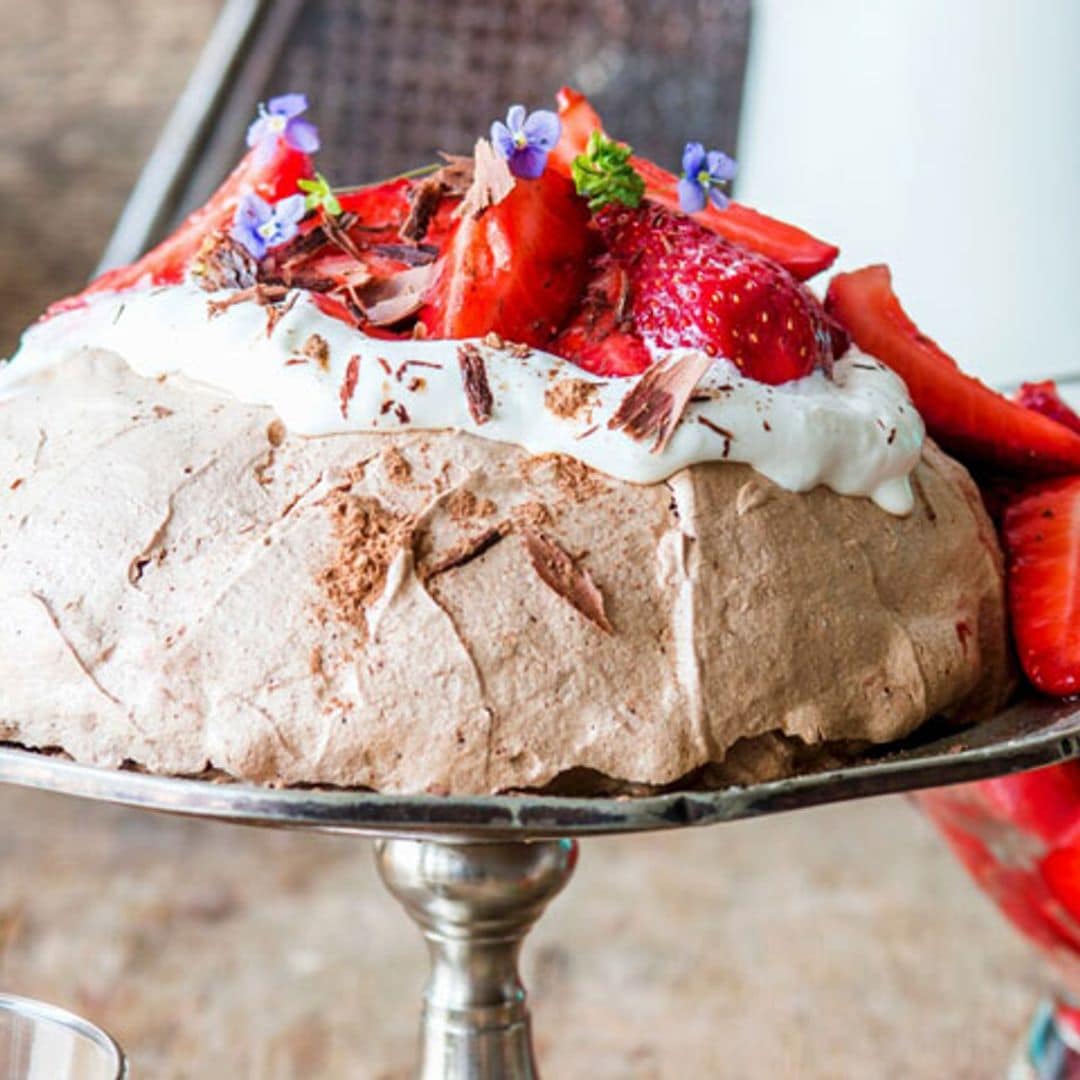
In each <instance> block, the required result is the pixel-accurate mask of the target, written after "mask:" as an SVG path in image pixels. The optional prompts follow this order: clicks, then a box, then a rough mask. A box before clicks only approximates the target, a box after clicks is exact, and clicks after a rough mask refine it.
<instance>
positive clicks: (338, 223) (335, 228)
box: [322, 215, 364, 262]
mask: <svg viewBox="0 0 1080 1080" xmlns="http://www.w3.org/2000/svg"><path fill="white" fill-rule="evenodd" d="M350 218H351V220H348V219H350ZM355 220H356V217H355V215H343V216H342V217H341V218H332V217H328V218H327V219H326V221H324V222H323V226H322V228H323V232H325V233H326V239H327V240H329V241H330V243H331V244H333V245H334V246H335V247H336V248H338V249H339V250H341V251H343V252H345V254H346V255H351V256H352V257H353V258H354V259H356V261H357V262H361V261H363V257H364V256H363V253H362V252H361V251H360V249H359V248H358V247H357V246H356V244H355V243H354V242H353V238H352V237H351V236H350V235H349V234H348V232H347V229H348V227H349V225H351V224H353V223H354V222H355Z"/></svg>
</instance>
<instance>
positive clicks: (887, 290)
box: [825, 265, 1080, 476]
mask: <svg viewBox="0 0 1080 1080" xmlns="http://www.w3.org/2000/svg"><path fill="white" fill-rule="evenodd" d="M825 307H826V310H827V311H828V312H829V313H830V314H831V315H832V316H833V317H834V318H835V319H836V320H837V321H838V322H839V323H840V325H841V326H843V327H844V328H845V329H846V330H847V331H848V332H849V333H850V334H851V336H852V338H853V339H854V341H855V343H856V344H857V345H858V346H859V348H860V349H862V350H863V351H864V352H868V353H870V354H871V355H873V356H876V357H877V358H878V359H879V360H881V361H882V362H883V363H885V364H888V366H889V367H891V368H892V369H893V371H895V372H896V373H897V374H898V375H899V376H900V377H901V378H902V379H903V380H904V382H905V383H907V388H908V393H910V394H911V400H912V401H913V402H914V403H915V407H916V408H917V409H918V410H919V412H920V413H921V414H922V418H923V420H924V421H925V422H926V426H927V428H928V429H929V431H930V434H931V435H933V437H934V438H935V439H936V440H937V441H938V442H940V443H941V444H942V446H944V447H945V449H946V450H951V451H952V452H953V453H955V454H956V455H957V456H958V457H960V458H961V459H962V460H964V461H975V462H982V463H984V464H987V465H993V466H997V467H999V468H1002V469H1005V470H1006V471H1012V472H1019V473H1022V474H1024V475H1028V476H1047V475H1053V474H1055V473H1065V472H1080V435H1077V434H1076V433H1075V432H1073V431H1069V430H1068V429H1067V428H1066V427H1063V426H1062V425H1061V424H1059V423H1057V422H1056V421H1054V420H1050V419H1048V418H1047V417H1045V416H1040V415H1039V414H1038V413H1035V412H1031V411H1030V410H1028V409H1025V408H1024V407H1023V406H1022V405H1018V404H1017V403H1016V402H1014V401H1009V399H1008V398H1005V397H1002V396H1001V394H998V393H996V392H995V391H994V390H991V389H990V388H989V387H988V386H986V385H984V384H983V383H981V382H979V380H978V379H975V378H972V377H971V376H970V375H965V374H964V373H963V372H962V371H961V370H960V369H959V368H958V367H957V366H956V361H955V360H953V359H952V358H951V357H950V356H948V355H946V353H944V352H942V350H941V349H940V348H939V347H938V346H937V345H936V344H935V343H934V342H933V341H931V340H930V338H928V337H927V336H926V335H925V334H923V333H922V332H921V331H920V330H919V328H918V327H917V326H916V325H915V324H914V323H913V322H912V321H911V319H910V318H909V317H908V316H907V314H906V313H905V312H904V309H903V308H902V307H901V306H900V301H899V300H898V299H897V298H896V295H895V294H894V293H893V291H892V276H891V274H890V272H889V268H888V267H887V266H880V265H879V266H867V267H864V268H863V269H862V270H856V271H854V272H852V273H850V274H837V275H836V277H834V278H833V279H832V281H831V282H830V283H829V291H828V296H827V297H826V300H825Z"/></svg>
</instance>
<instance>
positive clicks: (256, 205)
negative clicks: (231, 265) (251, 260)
mask: <svg viewBox="0 0 1080 1080" xmlns="http://www.w3.org/2000/svg"><path fill="white" fill-rule="evenodd" d="M305 204H306V200H305V199H304V196H303V195H289V196H288V197H287V198H284V199H279V200H278V201H277V202H276V203H274V204H273V205H271V204H270V203H268V202H267V201H266V200H265V199H263V198H261V197H260V196H258V195H255V194H253V193H251V194H248V195H245V196H244V197H243V198H242V199H241V200H240V205H239V206H238V207H237V208H236V217H235V218H234V219H233V226H232V238H233V239H234V240H235V241H237V243H239V244H243V246H244V247H246V248H247V249H248V251H249V252H251V254H252V255H253V256H254V257H255V258H256V259H261V258H262V257H263V256H264V255H265V254H266V253H267V251H269V250H270V249H271V248H274V247H277V246H278V245H279V244H284V243H285V241H286V240H291V239H292V238H293V237H294V236H295V235H296V233H297V230H298V229H299V226H300V219H301V218H302V217H303V216H304V214H306V213H307V207H306V205H305Z"/></svg>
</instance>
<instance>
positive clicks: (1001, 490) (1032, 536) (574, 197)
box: [50, 89, 1080, 695]
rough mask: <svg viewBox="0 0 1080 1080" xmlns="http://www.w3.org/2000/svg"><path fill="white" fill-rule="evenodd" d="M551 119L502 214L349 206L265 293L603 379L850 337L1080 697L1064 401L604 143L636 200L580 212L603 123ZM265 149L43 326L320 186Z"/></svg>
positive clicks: (564, 105) (304, 235)
mask: <svg viewBox="0 0 1080 1080" xmlns="http://www.w3.org/2000/svg"><path fill="white" fill-rule="evenodd" d="M558 104H559V121H561V134H560V135H559V137H558V141H557V143H555V144H554V146H553V147H551V148H550V156H549V157H548V158H547V159H546V167H543V166H541V170H540V171H539V173H538V174H536V173H535V171H534V172H532V173H530V174H528V175H527V176H523V175H522V174H519V176H518V179H517V180H516V181H514V182H513V184H512V187H510V188H509V190H506V191H503V192H501V193H500V195H499V197H498V198H496V199H493V200H491V202H490V205H484V206H481V207H480V209H479V210H476V211H475V212H474V211H473V210H470V208H469V197H470V196H469V195H467V194H466V192H465V189H464V186H463V185H461V184H458V183H455V179H454V177H455V175H456V174H460V173H461V171H462V164H461V162H462V159H450V160H449V163H448V165H447V167H446V168H445V169H443V170H442V171H441V172H440V173H436V174H434V175H432V176H427V177H425V178H423V179H407V178H399V179H396V180H392V181H389V182H386V183H382V184H376V185H372V186H369V187H365V188H359V189H355V190H352V191H348V192H339V193H337V195H336V197H334V198H333V199H332V201H323V202H321V203H318V204H317V205H314V207H313V209H312V211H311V212H310V213H309V214H308V215H307V216H306V217H305V218H304V219H303V221H302V222H301V223H300V226H299V231H298V232H297V234H296V235H295V236H293V237H292V238H291V239H290V240H289V241H288V242H286V243H284V244H282V245H281V246H280V247H277V248H274V249H273V250H271V251H269V252H267V253H266V254H265V255H264V256H262V257H261V258H260V259H259V260H258V261H257V265H255V264H253V266H254V269H253V271H252V273H253V274H254V280H257V281H258V282H259V283H260V285H263V286H267V285H273V286H277V287H279V288H280V287H281V286H286V287H288V286H299V287H303V288H306V289H308V290H310V291H311V292H312V294H313V295H314V296H315V298H316V300H317V301H318V303H319V304H320V306H321V307H322V308H323V310H324V311H325V312H327V313H328V314H330V315H332V316H334V317H336V318H339V319H342V320H344V321H345V322H348V323H350V324H351V325H354V326H356V327H358V328H362V329H363V330H364V331H365V332H367V333H371V334H378V335H384V336H394V337H398V336H425V337H431V338H468V337H478V336H479V337H482V336H484V335H487V334H495V335H498V337H500V338H502V339H503V340H505V341H510V342H519V343H523V344H525V345H529V346H533V347H538V348H545V349H547V350H549V351H551V352H553V353H555V354H557V355H559V356H562V357H564V358H565V359H567V360H570V361H572V362H574V363H575V364H578V365H579V366H581V367H582V368H584V369H586V370H587V371H590V372H593V373H595V374H599V375H603V376H611V377H615V376H628V375H637V374H640V373H641V372H643V371H644V370H645V369H646V368H648V367H649V366H650V364H651V363H652V362H653V357H654V356H655V355H658V354H659V353H660V352H662V351H664V350H669V349H672V348H675V347H679V346H686V347H690V348H695V349H700V350H702V351H703V352H705V353H706V354H708V355H711V356H717V357H725V358H726V359H728V360H729V361H731V362H733V363H734V364H736V365H737V366H738V368H739V369H740V370H741V371H742V372H743V374H744V375H746V376H748V377H750V378H753V379H757V380H759V381H761V382H765V383H770V384H778V383H783V382H786V381H788V380H791V379H797V378H800V377H802V376H804V375H807V374H809V373H810V372H812V371H813V370H814V369H816V368H823V369H825V370H826V371H827V370H829V368H830V366H831V364H832V362H833V360H834V359H835V358H837V357H839V356H840V355H841V354H842V353H843V352H844V350H845V349H846V348H847V347H848V343H849V339H850V340H854V341H855V343H856V344H857V345H858V346H859V347H860V348H861V349H862V350H864V351H865V352H867V353H870V354H871V355H873V356H875V357H877V358H878V359H879V360H881V361H882V362H884V363H885V364H887V365H888V366H889V367H891V368H892V369H893V370H894V371H896V372H897V373H898V374H899V375H900V376H901V377H902V378H903V379H904V381H905V382H906V383H907V386H908V389H909V391H910V393H911V396H912V400H913V401H914V403H915V405H916V407H917V408H918V410H919V412H920V413H921V414H922V416H923V419H924V420H925V422H926V425H927V428H928V430H929V432H930V434H931V435H932V436H933V437H934V438H935V439H936V440H937V441H938V442H940V443H941V444H942V445H943V446H944V447H945V448H946V449H947V450H949V451H951V452H952V453H954V454H955V455H956V456H957V457H959V458H960V459H961V460H962V461H963V462H965V464H967V465H969V466H970V467H971V469H972V470H973V472H975V473H976V475H977V476H978V477H979V479H980V482H981V483H982V484H983V486H984V491H985V492H986V494H987V500H988V504H990V505H991V506H992V509H995V510H996V511H997V519H998V521H999V523H1000V526H1001V531H1002V538H1003V542H1004V545H1005V548H1006V551H1007V554H1008V562H1009V595H1010V606H1011V611H1012V617H1013V625H1014V632H1015V638H1016V643H1017V649H1018V652H1019V655H1020V660H1021V663H1022V665H1023V667H1024V670H1025V671H1026V673H1027V675H1028V677H1029V678H1030V679H1031V681H1032V682H1033V683H1034V685H1035V686H1037V687H1038V688H1039V689H1041V690H1044V691H1046V692H1048V693H1052V694H1062V695H1064V694H1071V693H1074V692H1078V691H1080V418H1077V417H1076V415H1075V414H1073V413H1072V411H1071V410H1069V409H1068V407H1067V406H1066V405H1065V404H1064V403H1063V402H1061V401H1060V399H1059V398H1058V396H1057V394H1056V392H1055V391H1054V388H1053V386H1052V385H1049V384H1039V385H1037V386H1035V387H1032V388H1030V389H1029V390H1027V391H1026V392H1025V393H1024V395H1023V396H1022V397H1021V398H1020V399H1019V400H1018V401H1010V400H1008V399H1007V398H1004V397H1002V396H1001V395H999V394H997V393H996V392H994V391H993V390H991V389H989V388H988V387H986V386H984V385H983V384H982V383H980V382H979V381H978V380H976V379H974V378H971V377H969V376H967V375H964V374H963V373H962V372H961V371H960V370H959V368H958V367H957V365H956V363H955V362H954V361H953V360H952V359H951V358H949V357H948V356H947V355H946V354H945V353H944V352H942V350H941V349H940V348H938V346H937V345H935V344H934V342H933V341H931V340H930V339H929V338H927V337H926V336H925V335H923V334H922V333H920V331H919V330H918V328H917V327H916V326H915V324H914V323H913V322H912V321H911V320H910V319H909V318H908V317H907V315H906V314H905V313H904V311H903V309H902V308H901V307H900V304H899V302H898V300H897V298H896V296H895V295H894V294H893V292H892V287H891V279H890V275H889V271H888V269H887V268H886V267H884V266H872V267H867V268H865V269H863V270H858V271H855V272H853V273H846V274H838V275H836V276H835V277H834V278H833V280H832V281H831V283H830V284H829V288H828V294H827V298H826V301H825V304H824V305H822V304H821V303H820V302H819V301H818V299H817V297H816V296H815V295H814V294H813V293H812V292H811V291H810V290H809V289H808V288H807V287H806V285H805V284H804V282H805V281H806V280H807V279H809V278H811V277H813V276H814V275H815V274H818V273H820V272H821V271H823V270H826V269H827V268H828V267H829V266H831V265H832V263H833V261H834V260H835V258H836V256H837V254H838V251H837V248H836V247H834V246H832V245H831V244H827V243H824V242H822V241H821V240H818V239H816V238H815V237H813V236H811V235H809V234H808V233H806V232H804V231H802V230H801V229H798V228H796V227H795V226H792V225H788V224H785V223H783V222H780V221H776V220H775V219H772V218H769V217H766V216H764V215H762V214H759V213H758V212H756V211H754V210H751V209H749V208H748V207H745V206H741V205H739V204H738V203H735V202H730V203H728V202H727V201H726V200H724V203H723V206H722V207H721V206H719V205H709V204H708V201H707V200H702V201H703V202H704V203H705V205H704V208H703V209H701V210H700V211H698V212H696V213H693V214H687V213H685V212H683V210H682V209H681V208H680V197H679V184H680V181H679V178H678V177H676V176H675V175H674V174H672V173H669V172H667V171H666V170H664V169H662V168H660V167H659V166H657V165H655V164H653V163H652V162H650V161H647V160H646V159H643V158H640V157H636V156H634V155H633V154H632V153H631V151H630V150H629V148H626V147H621V144H616V143H612V142H610V140H608V143H609V145H610V146H612V147H615V148H616V152H617V153H621V155H622V158H623V159H624V160H625V161H626V163H627V167H628V169H629V170H630V172H631V173H632V179H633V180H634V182H635V183H636V184H637V185H638V186H639V195H641V196H643V197H641V198H639V199H635V200H626V201H622V202H620V201H608V202H606V203H602V202H600V201H598V200H596V199H589V200H587V199H586V198H585V197H583V194H579V191H580V190H581V189H580V186H579V185H578V184H576V182H575V181H576V179H577V176H576V173H575V164H576V163H579V162H580V160H581V158H582V155H584V154H585V153H586V151H587V149H588V148H589V147H590V146H591V145H592V144H593V142H594V141H595V140H596V139H597V138H598V136H597V134H596V133H599V132H602V124H601V121H600V118H599V116H598V115H597V113H596V112H595V110H594V109H593V108H592V106H591V105H590V104H589V102H588V101H587V100H586V99H585V98H584V97H583V96H582V95H581V94H578V93H576V92H575V91H572V90H569V89H563V90H562V91H560V93H559V97H558ZM552 141H553V142H554V138H553V139H552ZM270 150H271V152H269V153H267V152H266V151H265V148H262V149H261V150H260V151H258V152H257V151H255V150H253V151H252V152H251V153H249V154H248V155H247V156H246V157H245V158H244V159H243V160H242V161H241V163H240V165H239V166H238V167H237V169H236V170H235V171H234V172H233V173H232V175H231V176H230V177H229V178H228V179H227V180H226V181H225V183H224V184H223V185H222V187H221V188H220V189H219V190H218V192H217V193H216V194H215V195H214V196H213V197H212V198H211V199H210V201H209V202H208V203H207V204H206V205H205V206H204V207H202V208H201V209H200V210H198V211H196V212H195V213H194V214H192V215H191V217H189V218H188V219H187V221H185V222H184V224H183V225H181V227H180V228H179V229H178V230H177V231H176V232H175V233H174V234H173V235H172V236H171V237H170V238H169V239H168V240H166V241H164V242H163V243H162V244H161V245H159V246H158V247H157V248H155V249H154V250H153V251H151V252H149V253H148V254H147V255H145V256H144V257H143V258H142V259H140V260H139V261H138V262H136V263H134V264H132V265H131V266H128V267H124V268H121V269H119V270H114V271H111V272H109V273H107V274H105V275H104V276H102V277H101V278H99V279H98V280H97V281H95V282H94V283H93V284H91V285H90V287H89V288H88V289H87V290H86V291H85V292H84V293H82V294H81V295H80V296H78V297H75V298H72V299H69V300H65V301H61V302H60V303H59V304H57V305H54V306H53V308H51V309H50V314H53V313H56V312H57V311H62V310H67V309H69V308H71V307H75V306H78V305H80V304H82V303H84V302H85V300H86V298H88V297H89V296H91V295H93V294H94V293H99V292H117V291H123V290H125V289H130V288H133V287H136V286H138V285H141V284H145V283H153V284H168V283H175V282H179V281H181V280H183V278H184V277H185V275H186V274H187V273H188V272H189V271H190V270H191V269H192V267H193V266H197V265H198V264H199V261H200V260H201V259H203V258H205V257H206V254H207V251H208V244H212V243H213V242H216V239H221V238H225V237H227V236H228V230H229V226H230V223H231V222H232V221H233V219H234V217H235V216H236V214H237V208H238V207H239V206H240V204H241V200H242V199H244V198H245V196H249V195H250V194H251V193H254V194H257V195H259V196H260V197H261V198H262V199H264V200H267V201H268V202H273V201H275V200H279V199H285V198H287V197H289V196H294V195H295V194H296V192H297V187H298V184H299V183H300V182H301V181H303V182H304V186H305V190H311V189H312V186H313V185H312V183H309V181H311V178H312V177H313V176H314V175H315V174H314V171H313V167H312V162H311V159H310V157H309V155H308V154H307V153H305V152H304V151H303V150H301V149H297V148H295V147H294V146H292V145H290V144H289V143H287V142H286V141H285V140H284V139H279V140H278V141H277V143H276V144H275V145H273V146H272V147H271V148H270ZM479 160H480V159H479V154H478V157H477V162H478V164H477V168H479ZM320 181H321V178H320ZM684 182H685V181H684ZM331 206H332V207H333V211H332V212H331V209H330V207H331ZM241 254H242V253H241Z"/></svg>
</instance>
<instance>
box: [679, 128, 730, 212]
mask: <svg viewBox="0 0 1080 1080" xmlns="http://www.w3.org/2000/svg"><path fill="white" fill-rule="evenodd" d="M736 171H737V166H736V164H735V162H734V161H732V160H731V158H729V157H728V156H727V154H724V153H721V152H720V151H719V150H710V151H708V153H706V151H705V147H704V146H702V145H701V143H699V142H688V143H687V144H686V148H685V149H684V150H683V155H682V179H680V180H679V205H680V206H681V207H682V208H683V210H685V211H686V212H687V213H688V214H696V213H697V212H698V211H699V210H704V209H705V205H706V201H707V200H708V199H712V201H713V205H715V206H716V207H717V209H719V210H723V209H724V207H725V206H727V204H728V197H727V195H726V194H724V192H723V191H721V190H720V188H721V185H722V184H727V183H730V182H731V181H732V180H734V179H735V173H736Z"/></svg>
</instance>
